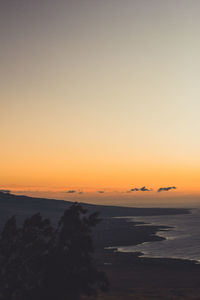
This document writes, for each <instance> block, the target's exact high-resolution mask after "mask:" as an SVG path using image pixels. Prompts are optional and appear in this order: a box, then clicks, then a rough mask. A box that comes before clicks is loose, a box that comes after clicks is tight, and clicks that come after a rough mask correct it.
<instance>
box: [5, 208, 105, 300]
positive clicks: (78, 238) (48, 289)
mask: <svg viewBox="0 0 200 300" xmlns="http://www.w3.org/2000/svg"><path fill="white" fill-rule="evenodd" d="M99 221H100V219H99V218H98V214H97V213H93V214H90V215H88V214H87V210H85V209H83V208H82V207H81V205H79V204H73V205H72V206H71V207H70V208H68V209H67V210H66V211H65V212H64V215H63V216H62V217H61V219H60V220H59V223H58V225H57V227H56V228H55V227H53V226H52V225H51V222H50V220H49V219H44V218H42V216H41V215H40V214H39V213H38V214H35V215H33V216H32V217H30V218H27V219H26V220H25V221H24V223H23V226H21V227H18V226H17V223H16V218H15V216H13V217H11V218H10V219H9V220H8V221H7V223H6V224H5V226H4V229H3V231H2V233H1V236H0V299H2V300H44V299H48V300H77V299H80V297H81V295H88V296H91V295H96V294H97V293H98V290H102V291H105V290H107V288H108V282H107V279H106V277H105V274H104V273H102V272H100V271H98V270H97V268H96V266H95V264H94V260H93V256H92V254H93V252H94V248H93V242H92V238H91V232H92V229H93V227H94V226H96V224H97V223H99Z"/></svg>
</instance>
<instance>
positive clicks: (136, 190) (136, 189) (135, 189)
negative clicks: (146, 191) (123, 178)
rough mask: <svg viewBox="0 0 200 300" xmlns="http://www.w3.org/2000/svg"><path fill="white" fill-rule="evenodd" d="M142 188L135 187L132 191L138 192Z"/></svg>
mask: <svg viewBox="0 0 200 300" xmlns="http://www.w3.org/2000/svg"><path fill="white" fill-rule="evenodd" d="M139 190H140V189H138V188H134V189H130V192H138V191H139Z"/></svg>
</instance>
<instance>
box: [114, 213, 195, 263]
mask: <svg viewBox="0 0 200 300" xmlns="http://www.w3.org/2000/svg"><path fill="white" fill-rule="evenodd" d="M131 219H132V220H133V221H142V222H145V223H147V224H146V226H149V225H166V226H172V227H173V228H172V229H169V230H167V231H160V232H158V233H157V235H159V236H162V237H164V238H166V240H163V241H158V242H145V243H143V244H140V245H137V246H125V247H123V246H122V247H118V250H119V251H122V252H135V251H141V252H142V253H143V254H144V256H146V257H162V258H163V257H165V258H182V259H194V260H198V261H199V262H200V209H192V210H191V214H188V215H174V216H153V217H134V218H131Z"/></svg>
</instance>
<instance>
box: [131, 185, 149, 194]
mask: <svg viewBox="0 0 200 300" xmlns="http://www.w3.org/2000/svg"><path fill="white" fill-rule="evenodd" d="M150 191H151V189H148V188H146V187H145V186H143V187H141V188H140V189H138V188H133V189H130V190H129V191H128V193H130V192H150Z"/></svg>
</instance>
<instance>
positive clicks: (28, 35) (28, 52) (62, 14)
mask: <svg viewBox="0 0 200 300" xmlns="http://www.w3.org/2000/svg"><path fill="white" fill-rule="evenodd" d="M199 9H200V3H199V2H197V1H195V0H191V1H190V3H189V2H188V1H185V0H173V1H172V0H169V1H159V0H152V1H148V0H142V1H139V0H135V1H129V0H127V1H123V2H122V1H118V0H117V1H114V0H111V1H108V2H107V1H97V0H94V1H92V2H91V1H89V0H86V1H80V0H77V1H69V0H68V1H64V2H63V1H60V0H58V1H56V2H55V1H50V0H45V1H43V2H42V3H41V1H29V2H27V1H25V0H21V1H19V2H18V4H14V3H13V4H11V3H10V2H9V3H8V4H7V3H5V4H2V7H1V10H0V28H1V33H2V34H1V38H2V43H1V45H2V47H1V48H2V49H1V52H0V59H1V61H2V66H1V70H0V78H1V89H0V104H1V109H0V127H1V132H0V138H1V147H0V166H1V172H0V188H10V189H14V190H23V191H27V190H29V192H30V190H32V191H38V190H43V191H44V190H46V191H54V192H55V191H63V190H65V189H66V190H68V189H75V190H84V191H86V192H90V193H91V194H90V195H92V197H96V199H97V198H98V197H97V193H96V191H98V190H105V191H110V193H113V194H114V195H115V191H120V193H122V192H123V193H125V192H126V191H127V190H129V189H130V188H132V187H142V186H147V187H149V188H152V189H154V192H152V195H153V197H156V198H157V197H158V196H159V197H161V198H162V197H164V196H162V195H157V194H156V192H155V191H156V190H157V189H158V188H159V187H167V186H176V187H177V188H178V189H177V190H176V191H175V190H174V191H171V192H170V194H169V193H168V192H167V193H168V194H167V195H168V196H166V197H169V198H171V197H173V196H174V197H179V196H182V195H194V197H196V195H200V185H199V180H200V156H199V153H200V139H199V132H200V121H199V111H200V100H199V99H200V86H199V78H200V59H199V53H200V29H199V28H200V20H199V15H198V12H199ZM165 195H166V193H165ZM74 196H75V195H74ZM74 196H73V197H74ZM98 196H99V195H98ZM118 196H119V198H120V197H121V198H120V199H122V200H121V201H122V204H123V203H124V202H123V195H122V194H120V195H118ZM66 197H68V195H66ZM88 197H89V196H88ZM102 197H105V195H103V196H102ZM128 197H130V196H128ZM137 197H143V198H145V197H147V198H148V197H150V196H147V195H144V194H142V196H140V195H138V194H137ZM186 198H187V197H186ZM187 199H188V198H187ZM151 201H152V200H151ZM161 201H162V200H161ZM105 202H106V200H105Z"/></svg>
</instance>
